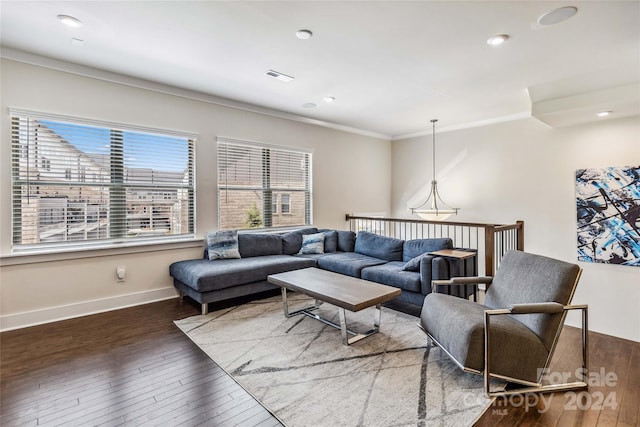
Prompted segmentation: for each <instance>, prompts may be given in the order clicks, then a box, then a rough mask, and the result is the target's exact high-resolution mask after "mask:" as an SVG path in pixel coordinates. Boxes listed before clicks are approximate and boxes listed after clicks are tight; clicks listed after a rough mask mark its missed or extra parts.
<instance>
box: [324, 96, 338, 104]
mask: <svg viewBox="0 0 640 427" xmlns="http://www.w3.org/2000/svg"><path fill="white" fill-rule="evenodd" d="M323 99H324V102H329V103H331V102H333V101H335V100H336V97H335V96H325V97H324V98H323Z"/></svg>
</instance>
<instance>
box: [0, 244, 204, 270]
mask: <svg viewBox="0 0 640 427" xmlns="http://www.w3.org/2000/svg"><path fill="white" fill-rule="evenodd" d="M202 245H203V239H202V238H193V237H189V238H185V239H176V240H171V241H167V240H164V241H147V242H126V243H117V244H115V243H114V244H108V245H101V246H88V245H87V246H76V247H72V248H69V247H67V248H56V249H50V248H49V249H46V250H45V249H42V250H37V249H34V250H29V251H24V252H17V253H13V254H5V255H2V256H0V267H4V266H9V265H21V264H33V263H41V262H53V261H64V260H71V259H82V258H96V257H103V256H113V255H126V254H135V253H143V252H156V251H168V250H174V249H185V248H196V247H202Z"/></svg>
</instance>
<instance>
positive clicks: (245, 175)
mask: <svg viewBox="0 0 640 427" xmlns="http://www.w3.org/2000/svg"><path fill="white" fill-rule="evenodd" d="M311 187H312V185H311V153H310V152H308V151H303V150H296V149H292V148H288V147H277V146H271V145H266V144H259V143H252V142H245V141H237V140H230V139H222V138H219V139H218V226H219V228H220V229H221V230H229V229H242V228H268V227H286V226H299V225H308V224H311V218H312V210H311ZM283 193H284V194H283ZM279 195H280V197H281V198H282V199H281V200H287V198H288V204H287V208H285V209H288V212H283V209H281V210H280V211H279V210H278V203H277V200H278V196H279ZM283 213H284V214H285V215H283Z"/></svg>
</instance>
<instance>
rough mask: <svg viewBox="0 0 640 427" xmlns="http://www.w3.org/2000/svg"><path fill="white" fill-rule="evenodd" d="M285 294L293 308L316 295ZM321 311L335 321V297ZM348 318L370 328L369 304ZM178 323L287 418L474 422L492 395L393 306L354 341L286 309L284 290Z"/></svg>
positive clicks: (292, 425) (336, 422)
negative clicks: (376, 326) (346, 343)
mask: <svg viewBox="0 0 640 427" xmlns="http://www.w3.org/2000/svg"><path fill="white" fill-rule="evenodd" d="M288 299H289V307H290V310H292V311H293V310H295V309H297V308H302V307H303V306H305V305H309V304H310V303H311V302H312V301H313V300H312V299H310V298H308V297H306V296H304V295H300V294H288ZM318 311H319V314H320V315H321V316H323V317H326V318H329V319H331V318H333V320H334V321H335V322H339V320H338V311H337V309H336V307H334V306H332V305H330V304H326V303H325V304H323V305H322V306H321V307H320V309H319V310H318ZM347 321H348V325H349V327H350V328H352V329H356V330H358V328H359V329H360V330H368V329H370V328H371V326H372V323H373V309H367V310H363V311H360V312H358V313H350V312H347ZM175 323H176V325H177V326H178V327H179V328H180V329H181V330H182V331H183V332H184V333H185V334H186V335H187V336H188V337H189V338H190V339H191V340H193V342H194V343H196V344H197V345H198V346H199V347H200V348H201V349H202V350H204V351H205V352H206V353H207V354H208V355H209V357H211V358H212V359H213V360H214V361H215V362H216V363H217V364H218V365H220V366H221V367H222V368H223V369H224V370H225V371H226V372H227V373H229V374H230V375H231V376H233V378H234V379H235V380H236V381H237V382H238V383H239V384H240V385H242V386H243V387H244V388H245V389H246V390H247V391H248V392H249V393H251V394H252V395H253V396H254V397H255V398H256V399H258V400H259V401H260V402H261V403H262V404H263V405H264V406H265V407H266V408H267V409H268V410H270V411H271V412H272V413H274V414H275V415H276V416H277V417H278V418H279V419H280V420H281V421H282V422H283V423H284V424H285V425H287V426H289V427H303V426H416V425H417V426H469V425H472V424H473V423H474V421H475V420H476V419H477V418H478V417H479V416H480V415H481V414H482V412H483V411H484V410H485V409H486V408H487V407H488V405H489V404H490V403H491V401H490V400H489V399H487V398H485V397H484V395H483V392H482V378H481V377H480V376H476V375H472V374H468V373H465V372H463V371H462V370H460V369H459V368H458V367H457V366H456V365H455V364H454V363H453V362H451V361H450V360H449V358H448V357H447V356H446V355H445V354H444V353H442V352H441V350H440V349H438V348H437V347H427V339H426V335H425V334H424V333H423V332H422V331H421V330H420V329H419V327H418V326H417V319H416V318H415V317H413V316H410V315H407V314H404V313H400V312H397V311H394V310H391V309H389V308H384V307H383V309H382V320H381V326H380V332H379V333H377V334H374V335H372V336H370V337H368V338H365V339H363V340H361V341H358V342H356V343H354V344H352V345H350V346H344V345H343V344H342V340H341V336H340V331H339V330H337V329H335V328H332V327H330V326H327V325H325V324H324V323H321V322H319V321H317V320H315V319H312V318H309V317H307V316H294V317H291V318H286V317H285V316H284V314H283V310H282V301H281V298H279V297H273V298H269V299H264V300H259V301H254V302H251V303H248V304H244V305H240V306H237V307H231V308H226V309H222V310H219V311H213V312H211V313H209V314H208V315H206V316H194V317H190V318H187V319H183V320H179V321H176V322H175Z"/></svg>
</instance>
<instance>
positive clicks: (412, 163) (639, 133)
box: [391, 117, 640, 341]
mask: <svg viewBox="0 0 640 427" xmlns="http://www.w3.org/2000/svg"><path fill="white" fill-rule="evenodd" d="M436 138H437V161H438V165H437V166H436V170H437V172H438V176H437V179H438V188H439V190H440V192H441V195H442V197H443V199H444V200H445V201H446V202H447V203H448V204H450V205H452V206H456V207H460V208H461V210H460V213H459V215H458V216H457V217H456V218H455V221H471V222H485V223H503V224H504V223H512V222H514V221H515V220H523V221H524V222H525V250H527V251H530V252H534V253H539V254H543V255H547V256H551V257H554V258H559V259H563V260H566V261H570V262H577V250H576V242H577V238H576V202H575V171H576V169H580V168H600V167H608V166H625V165H638V164H640V120H639V118H638V117H632V118H626V119H617V120H615V119H612V120H606V121H601V122H595V123H591V124H586V125H579V126H572V127H566V128H558V129H552V128H550V127H548V126H547V125H545V124H543V123H542V122H539V121H538V120H536V119H524V120H518V121H512V122H508V123H502V124H495V125H490V126H485V127H480V128H475V129H467V130H460V131H452V132H445V133H438V132H437V131H436ZM392 158H393V160H392V183H393V186H392V198H391V203H392V214H393V215H394V216H396V217H409V216H410V214H409V212H408V210H407V201H408V200H410V199H412V198H413V199H415V196H416V194H417V193H420V190H421V188H422V187H423V186H424V185H425V183H426V184H428V183H429V182H430V181H431V173H432V172H431V135H428V136H424V137H420V138H413V139H407V140H401V141H394V142H393V143H392ZM424 196H426V194H424ZM418 199H420V197H418ZM579 264H580V266H581V267H582V268H583V269H584V271H583V274H582V278H581V280H580V283H579V285H578V289H577V291H576V295H575V297H574V302H575V303H587V304H589V323H590V329H591V330H593V331H597V332H602V333H605V334H609V335H614V336H617V337H622V338H626V339H631V340H634V341H640V310H639V309H638V307H640V268H637V267H626V266H616V265H606V264H592V263H584V262H580V263H579ZM569 324H572V325H579V321H578V318H577V317H576V316H571V317H570V318H569Z"/></svg>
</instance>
